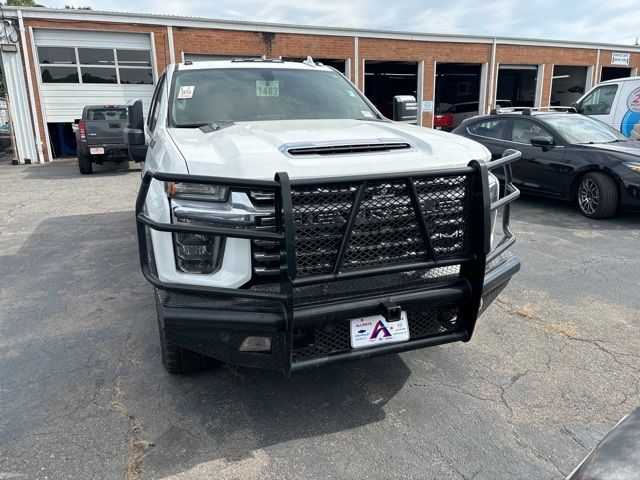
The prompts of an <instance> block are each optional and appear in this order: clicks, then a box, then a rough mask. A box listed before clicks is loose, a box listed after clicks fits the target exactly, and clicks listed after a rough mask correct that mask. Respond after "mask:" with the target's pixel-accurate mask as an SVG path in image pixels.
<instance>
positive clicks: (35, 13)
mask: <svg viewBox="0 0 640 480" xmlns="http://www.w3.org/2000/svg"><path fill="white" fill-rule="evenodd" d="M2 9H3V10H4V12H5V15H6V14H10V13H12V12H13V13H17V12H18V11H21V12H22V15H23V17H24V18H39V19H55V20H72V21H95V22H113V23H137V24H145V25H162V26H172V27H191V28H215V29H224V30H246V31H253V32H274V33H298V34H314V35H333V36H347V37H363V38H386V39H397V40H414V41H425V42H456V43H486V44H490V43H493V42H494V41H495V42H496V43H499V44H510V45H530V46H541V47H560V48H567V47H571V48H584V49H598V48H599V49H613V50H622V51H626V52H640V46H638V45H620V44H610V43H597V42H578V41H571V40H550V39H536V38H518V37H504V36H489V35H458V34H449V33H424V32H407V31H398V30H374V29H366V28H349V27H326V26H318V25H294V24H286V23H269V22H251V21H244V20H222V19H212V18H202V17H188V16H180V15H160V14H153V13H131V12H107V11H96V10H74V9H54V8H41V7H15V6H3V7H2Z"/></svg>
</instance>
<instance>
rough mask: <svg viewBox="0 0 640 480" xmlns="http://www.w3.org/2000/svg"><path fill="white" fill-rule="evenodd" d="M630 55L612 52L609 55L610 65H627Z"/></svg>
mask: <svg viewBox="0 0 640 480" xmlns="http://www.w3.org/2000/svg"><path fill="white" fill-rule="evenodd" d="M630 60H631V54H630V53H621V52H613V53H612V54H611V65H629V61H630Z"/></svg>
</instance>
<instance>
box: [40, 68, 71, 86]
mask: <svg viewBox="0 0 640 480" xmlns="http://www.w3.org/2000/svg"><path fill="white" fill-rule="evenodd" d="M41 76H42V81H43V82H44V83H78V69H77V68H76V67H55V68H54V67H41Z"/></svg>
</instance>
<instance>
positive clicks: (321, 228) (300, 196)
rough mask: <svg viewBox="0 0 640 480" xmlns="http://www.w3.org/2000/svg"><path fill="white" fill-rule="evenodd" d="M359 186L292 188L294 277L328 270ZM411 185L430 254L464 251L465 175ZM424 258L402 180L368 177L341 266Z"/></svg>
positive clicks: (440, 255)
mask: <svg viewBox="0 0 640 480" xmlns="http://www.w3.org/2000/svg"><path fill="white" fill-rule="evenodd" d="M359 186H360V183H354V184H347V185H333V186H331V185H330V186H320V187H313V186H304V187H302V186H294V187H293V192H292V203H293V214H294V225H295V237H296V264H297V274H298V276H300V277H303V276H309V275H324V274H331V273H333V270H334V267H335V263H336V260H337V258H338V251H339V248H340V244H341V241H342V238H343V235H344V232H345V229H346V226H347V222H348V221H349V216H350V213H351V210H352V208H353V203H354V200H355V198H356V192H357V190H358V187H359ZM415 187H416V191H417V195H418V202H419V204H420V209H421V213H422V215H423V216H424V219H425V222H426V225H427V229H428V231H429V233H430V238H431V243H432V246H433V250H434V254H435V259H441V258H446V257H452V256H460V255H464V254H467V253H468V251H469V230H470V222H471V194H472V192H471V178H470V177H469V176H466V175H459V176H450V177H437V178H430V179H417V180H415ZM428 260H431V258H430V256H429V255H428V253H427V249H426V246H425V239H424V238H423V236H422V234H421V232H420V229H419V227H418V219H417V218H416V215H415V213H414V210H413V207H412V204H411V199H410V196H409V190H408V188H407V185H406V184H405V181H404V180H398V181H385V180H383V181H379V182H368V183H367V184H366V186H365V187H364V193H363V196H362V202H361V205H360V208H359V211H358V215H357V217H356V222H355V225H354V228H353V230H352V234H351V239H350V242H349V244H348V248H347V251H346V255H345V258H344V263H343V264H342V266H341V270H342V271H349V270H356V269H360V268H371V267H384V266H390V265H399V264H404V263H412V262H422V261H428Z"/></svg>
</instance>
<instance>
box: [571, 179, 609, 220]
mask: <svg viewBox="0 0 640 480" xmlns="http://www.w3.org/2000/svg"><path fill="white" fill-rule="evenodd" d="M578 207H580V211H581V212H582V214H583V215H584V216H585V217H589V218H609V217H611V216H613V214H614V213H615V212H616V209H617V208H618V189H617V188H616V183H615V182H614V181H613V179H612V178H611V177H610V176H609V175H607V174H605V173H602V172H591V173H587V174H586V175H585V176H583V177H582V178H581V179H580V183H579V184H578Z"/></svg>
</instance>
